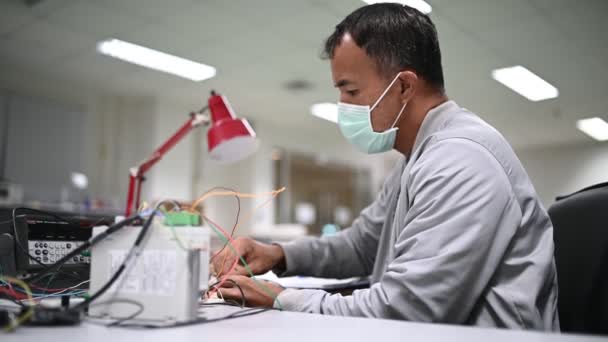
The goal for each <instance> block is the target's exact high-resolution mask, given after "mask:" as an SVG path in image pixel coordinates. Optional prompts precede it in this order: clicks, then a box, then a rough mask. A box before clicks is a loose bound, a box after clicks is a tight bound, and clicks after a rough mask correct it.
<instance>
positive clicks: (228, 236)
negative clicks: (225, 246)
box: [203, 216, 240, 289]
mask: <svg viewBox="0 0 608 342" xmlns="http://www.w3.org/2000/svg"><path fill="white" fill-rule="evenodd" d="M203 217H204V218H205V220H207V221H208V222H209V223H211V224H212V225H213V226H214V227H215V228H217V229H218V230H220V231H221V232H222V234H224V236H226V238H227V239H228V243H230V245H231V246H232V248H233V250H234V252H235V254H236V255H235V258H234V263H233V264H232V267H230V271H228V274H230V273H232V271H234V269H235V268H236V265H237V264H238V263H239V257H240V256H239V255H238V253H236V247H235V246H234V244H233V242H234V240H232V236H230V235H228V232H226V231H225V230H224V229H222V227H220V226H219V225H218V224H217V223H215V222H213V221H211V220H210V219H209V218H208V217H207V216H203ZM227 279H228V278H226V277H224V278H223V279H222V280H221V281H220V282H219V283H218V284H217V285H216V286H215V287H216V288H218V289H219V288H221V287H222V285H223V284H224V283H225V282H226V280H227Z"/></svg>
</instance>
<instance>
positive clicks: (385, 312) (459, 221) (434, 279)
mask: <svg viewBox="0 0 608 342" xmlns="http://www.w3.org/2000/svg"><path fill="white" fill-rule="evenodd" d="M404 185H405V186H406V187H407V191H408V195H409V198H410V210H409V212H408V213H407V215H406V218H405V222H402V223H400V224H401V225H402V227H403V228H402V229H401V230H400V233H399V235H398V237H397V241H396V243H395V244H394V248H395V255H396V256H395V258H394V259H393V260H392V261H391V262H390V263H389V265H388V267H387V269H386V271H385V273H384V274H383V276H382V277H381V278H380V281H379V282H377V283H375V284H373V285H372V286H371V287H370V288H369V289H364V290H359V291H355V292H354V293H353V295H351V296H346V297H343V296H341V295H330V294H328V293H326V292H324V291H319V290H306V291H298V290H286V291H284V292H282V293H281V294H280V295H279V297H278V299H279V300H280V303H281V305H282V307H283V308H284V309H286V310H294V311H304V312H311V313H321V314H330V315H344V316H365V317H380V318H392V319H403V320H415V321H429V322H431V321H432V322H446V323H464V322H465V321H466V319H467V318H468V317H469V316H470V313H471V311H472V310H473V309H474V305H475V303H476V302H477V300H478V299H479V298H480V296H481V295H482V292H483V291H484V289H485V288H486V286H487V284H488V283H489V282H490V279H491V278H492V275H493V274H494V272H495V270H496V269H497V267H498V265H499V263H500V261H501V258H502V256H503V254H504V253H505V251H506V249H507V247H508V245H509V243H510V241H511V239H512V237H513V236H514V234H515V232H516V230H517V227H518V226H519V224H520V222H521V219H522V213H521V209H520V207H519V204H518V203H517V201H516V199H515V197H514V195H513V191H512V188H511V185H510V182H509V179H508V177H507V176H506V174H505V171H504V169H503V168H502V166H501V165H500V164H499V162H498V161H497V160H496V159H495V158H494V156H493V155H492V154H491V153H490V152H489V151H487V150H486V149H485V148H484V147H482V146H480V145H478V144H477V143H475V142H473V141H470V140H466V139H459V138H452V139H447V140H443V141H439V142H436V143H435V144H434V145H432V146H430V147H429V148H428V150H427V151H425V153H424V154H423V155H422V156H421V157H420V159H419V160H417V161H416V164H415V165H413V166H412V170H411V173H410V177H409V179H408V182H407V184H404Z"/></svg>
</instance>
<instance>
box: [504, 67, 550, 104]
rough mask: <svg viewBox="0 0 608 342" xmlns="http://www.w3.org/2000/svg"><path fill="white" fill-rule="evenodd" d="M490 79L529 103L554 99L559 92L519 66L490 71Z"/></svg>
mask: <svg viewBox="0 0 608 342" xmlns="http://www.w3.org/2000/svg"><path fill="white" fill-rule="evenodd" d="M492 78H494V79H495V80H496V81H498V82H500V83H502V84H503V85H505V86H507V87H508V88H510V89H511V90H513V91H514V92H516V93H518V94H519V95H521V96H523V97H525V98H527V99H528V100H530V101H542V100H547V99H553V98H556V97H557V96H558V95H559V91H558V90H557V88H555V87H554V86H553V85H551V84H550V83H549V82H547V81H545V80H543V79H542V78H540V77H538V76H537V75H535V74H534V73H533V72H532V71H530V70H528V69H526V68H524V67H523V66H521V65H516V66H512V67H508V68H502V69H496V70H494V71H492Z"/></svg>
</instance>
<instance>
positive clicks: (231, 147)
mask: <svg viewBox="0 0 608 342" xmlns="http://www.w3.org/2000/svg"><path fill="white" fill-rule="evenodd" d="M209 111H210V112H211V128H209V131H208V132H207V146H208V148H209V158H211V159H212V160H214V161H217V162H219V163H233V162H237V161H239V160H242V159H245V158H247V157H248V156H250V155H251V154H253V153H254V152H255V151H256V150H257V148H258V141H257V139H256V135H255V132H254V131H253V128H251V125H250V124H249V122H248V121H247V119H238V118H237V117H236V115H235V114H234V111H233V110H232V108H231V107H230V103H229V102H228V100H227V99H226V98H225V97H224V96H221V95H218V94H216V93H215V92H211V97H210V98H209Z"/></svg>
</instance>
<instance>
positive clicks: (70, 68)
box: [0, 0, 608, 148]
mask: <svg viewBox="0 0 608 342" xmlns="http://www.w3.org/2000/svg"><path fill="white" fill-rule="evenodd" d="M427 1H428V2H429V3H430V4H431V5H432V6H433V12H432V14H431V17H432V18H433V20H434V21H435V23H436V25H437V28H438V31H439V38H440V44H441V48H442V52H443V64H444V73H445V77H446V87H447V91H448V95H449V96H450V97H451V98H452V99H455V100H456V101H457V102H459V103H460V104H461V105H462V106H464V107H466V108H468V109H471V110H473V111H475V112H477V113H478V114H479V115H481V116H482V117H483V118H484V119H486V120H487V121H489V122H490V123H492V124H493V125H495V126H496V127H497V128H498V129H499V130H500V131H501V132H503V134H504V135H505V136H506V137H507V138H508V139H509V140H510V141H511V142H512V144H513V145H514V146H516V147H518V148H523V147H533V146H544V145H555V144H578V143H584V142H590V139H589V138H587V137H586V136H585V135H583V134H582V133H580V132H579V131H577V130H576V129H575V126H574V125H575V121H576V119H578V118H583V117H589V116H604V117H608V110H606V108H607V107H608V99H607V96H606V93H607V90H608V86H607V84H608V83H607V80H608V68H607V67H606V62H607V61H608V43H607V40H606V37H605V34H606V32H608V21H606V20H605V15H606V14H607V13H608V1H605V0H581V1H571V0H568V1H566V0H509V1H504V0H458V1H454V0H427ZM25 3H26V2H25V1H23V0H21V1H19V0H2V1H0V80H1V79H2V74H4V75H8V74H12V75H18V76H19V77H28V78H29V79H31V80H32V82H35V79H36V78H38V77H44V78H47V79H52V80H55V81H56V83H57V86H61V84H62V83H70V84H78V85H82V86H87V87H92V88H95V89H102V90H104V91H109V92H114V93H118V94H121V93H125V94H133V95H151V96H159V97H164V98H168V99H171V100H173V101H183V102H187V103H192V102H195V101H198V100H199V99H200V101H201V102H203V101H205V99H206V97H207V94H208V92H209V90H211V89H218V90H219V91H221V92H223V93H225V94H227V95H228V96H229V97H230V100H231V102H232V104H233V106H235V107H236V108H237V110H239V112H243V113H244V114H245V115H246V116H249V117H251V118H253V119H254V120H255V119H258V120H263V121H265V122H272V123H273V124H276V125H281V126H282V127H287V128H294V129H295V128H297V129H299V130H302V131H303V132H306V131H307V132H311V133H312V132H319V131H322V132H330V133H329V134H332V133H331V132H334V131H335V133H336V139H341V137H340V136H339V134H338V133H337V130H328V129H327V127H326V126H327V125H331V124H330V123H328V122H326V121H322V120H320V119H317V118H315V117H312V116H311V115H310V114H309V107H310V105H311V104H313V103H316V102H325V101H329V102H333V101H335V100H336V97H337V92H336V90H335V89H333V86H332V83H331V75H330V71H329V66H328V63H327V62H326V61H323V60H321V59H320V58H319V52H320V49H321V45H322V41H323V39H324V38H325V37H326V36H327V35H328V34H330V33H331V31H332V29H333V27H334V26H335V25H336V24H337V23H338V22H339V21H340V20H341V19H342V18H343V17H344V16H346V15H347V14H348V13H350V12H351V11H352V10H354V9H355V8H357V7H359V6H362V5H364V3H363V2H362V1H360V0H332V1H327V0H298V1H295V0H283V1H276V0H274V1H273V0H257V1H251V0H231V1H219V0H218V1H211V0H172V1H166V0H42V1H39V2H38V3H37V4H35V5H32V6H27V5H26V4H25ZM110 37H113V38H119V39H122V40H126V41H129V42H133V43H137V44H140V45H144V46H147V47H151V48H154V49H158V50H162V51H165V52H169V53H172V54H175V55H178V56H181V57H185V58H188V59H192V60H195V61H199V62H202V63H205V64H209V65H212V66H214V67H216V68H217V70H218V73H217V76H216V77H215V78H213V79H211V80H207V81H204V82H200V83H195V82H192V81H189V80H185V79H180V78H178V77H174V76H171V75H167V74H163V73H160V72H156V71H152V70H147V69H144V68H142V67H138V66H135V65H130V64H127V63H124V62H121V61H118V60H114V59H112V58H109V57H106V56H101V55H99V54H97V53H96V50H95V45H96V42H97V41H99V40H102V39H106V38H110ZM516 64H521V65H523V66H525V67H527V68H528V69H530V70H532V71H533V72H535V73H536V74H538V75H539V76H541V77H542V78H544V79H545V80H547V81H549V82H550V83H552V84H553V85H555V86H556V87H557V88H558V89H559V91H560V96H559V98H557V99H553V100H547V101H542V102H530V101H528V100H526V99H525V98H523V97H521V96H519V95H517V94H515V93H513V92H512V91H511V90H509V89H507V88H505V87H504V86H502V85H500V84H498V83H497V82H495V81H494V80H492V79H491V76H490V73H491V70H493V69H495V68H499V67H505V66H511V65H516ZM293 80H304V81H307V82H309V83H310V84H311V85H312V87H311V88H310V89H308V90H300V91H293V90H288V89H286V87H285V84H286V83H287V82H290V81H293Z"/></svg>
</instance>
